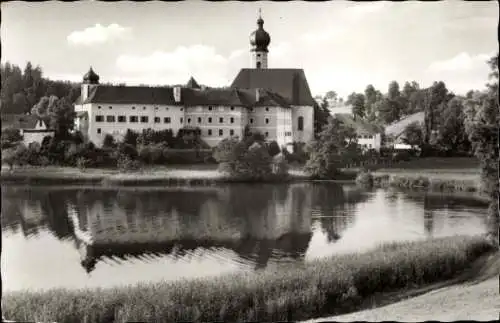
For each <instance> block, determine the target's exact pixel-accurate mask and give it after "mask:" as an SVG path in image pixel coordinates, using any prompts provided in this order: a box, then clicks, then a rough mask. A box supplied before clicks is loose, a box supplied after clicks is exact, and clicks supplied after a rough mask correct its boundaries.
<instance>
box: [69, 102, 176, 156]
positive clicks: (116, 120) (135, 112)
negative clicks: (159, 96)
mask: <svg viewBox="0 0 500 323" xmlns="http://www.w3.org/2000/svg"><path fill="white" fill-rule="evenodd" d="M75 112H77V113H78V112H87V115H82V116H81V117H78V118H76V120H75V130H79V131H81V132H82V133H83V134H84V136H86V137H87V138H88V140H90V141H92V142H93V143H94V144H95V145H98V146H100V145H102V143H103V140H104V138H105V136H106V135H107V134H110V135H112V136H113V137H114V138H115V139H117V140H121V139H122V138H123V136H124V135H125V134H126V133H127V130H128V129H130V130H132V131H135V132H142V130H143V129H148V128H151V129H153V130H156V131H160V130H167V129H170V130H172V131H173V133H174V135H176V134H177V132H178V131H179V129H181V128H183V127H184V124H185V120H184V116H185V112H184V108H183V107H182V106H172V105H169V106H165V105H152V104H141V105H138V104H104V103H88V104H83V105H75ZM85 118H87V119H85Z"/></svg>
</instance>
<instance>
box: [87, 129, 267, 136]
mask: <svg viewBox="0 0 500 323" xmlns="http://www.w3.org/2000/svg"><path fill="white" fill-rule="evenodd" d="M97 133H98V134H102V129H101V128H97ZM213 133H214V132H213V129H208V130H207V135H208V136H212V135H213ZM229 135H230V136H234V129H229ZM265 135H266V137H268V136H269V133H268V132H266V133H265ZM222 136H224V129H219V137H222Z"/></svg>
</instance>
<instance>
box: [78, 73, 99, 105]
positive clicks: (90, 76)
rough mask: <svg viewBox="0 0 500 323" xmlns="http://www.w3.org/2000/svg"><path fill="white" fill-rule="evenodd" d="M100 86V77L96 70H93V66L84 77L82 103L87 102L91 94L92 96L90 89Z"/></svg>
mask: <svg viewBox="0 0 500 323" xmlns="http://www.w3.org/2000/svg"><path fill="white" fill-rule="evenodd" d="M97 84H99V75H97V74H96V73H95V72H94V70H93V69H92V66H91V67H90V70H89V71H88V72H87V74H85V75H84V76H83V82H82V95H81V96H82V101H85V100H86V99H87V98H88V96H89V94H90V89H91V87H93V86H95V85H97Z"/></svg>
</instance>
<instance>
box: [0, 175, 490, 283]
mask: <svg viewBox="0 0 500 323" xmlns="http://www.w3.org/2000/svg"><path fill="white" fill-rule="evenodd" d="M486 209H487V205H485V204H484V203H483V202H479V201H476V200H474V199H472V198H468V197H464V196H459V195H440V194H437V193H432V194H431V193H418V192H402V191H398V190H392V189H374V190H364V189H361V188H359V187H356V186H355V185H347V184H346V185H340V184H337V183H331V182H328V183H296V184H282V185H277V184H226V185H215V186H206V187H173V188H161V189H160V188H136V189H133V188H123V189H104V188H82V187H74V188H71V187H67V188H57V187H36V186H33V187H27V186H7V185H5V186H3V187H2V213H1V223H2V255H1V257H2V259H1V260H2V262H1V270H2V282H3V290H4V291H10V290H26V289H30V290H35V289H36V290H39V289H48V288H54V287H64V288H82V287H110V286H120V285H126V284H135V283H138V282H157V281H162V280H175V279H183V278H194V277H208V276H211V275H218V274H223V273H228V272H235V271H258V270H262V269H264V268H271V269H276V270H279V269H280V268H281V269H283V268H285V267H287V266H301V265H304V264H305V263H306V262H308V261H311V260H312V259H315V258H318V257H324V256H328V255H333V254H339V253H346V252H363V251H368V250H369V249H370V248H373V247H376V246H377V245H378V244H380V243H382V242H388V241H404V240H418V239H428V238H430V237H442V236H451V235H458V234H467V235H474V234H481V233H484V232H486V220H485V218H486Z"/></svg>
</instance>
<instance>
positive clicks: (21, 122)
mask: <svg viewBox="0 0 500 323" xmlns="http://www.w3.org/2000/svg"><path fill="white" fill-rule="evenodd" d="M38 121H42V122H44V124H45V127H47V128H48V126H47V123H46V122H45V120H43V119H41V118H40V117H39V116H37V115H34V114H5V115H2V128H15V129H35V128H36V125H37V122H38Z"/></svg>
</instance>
